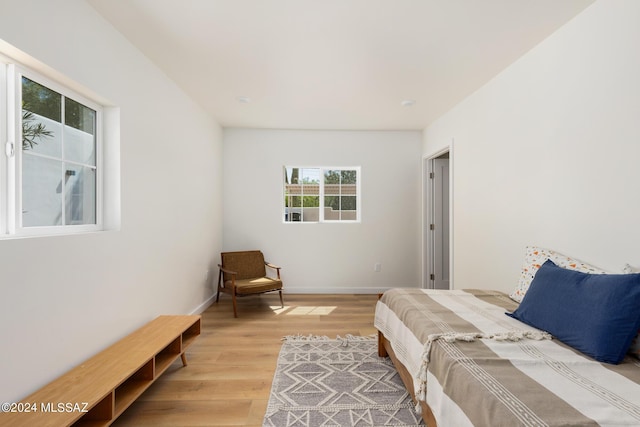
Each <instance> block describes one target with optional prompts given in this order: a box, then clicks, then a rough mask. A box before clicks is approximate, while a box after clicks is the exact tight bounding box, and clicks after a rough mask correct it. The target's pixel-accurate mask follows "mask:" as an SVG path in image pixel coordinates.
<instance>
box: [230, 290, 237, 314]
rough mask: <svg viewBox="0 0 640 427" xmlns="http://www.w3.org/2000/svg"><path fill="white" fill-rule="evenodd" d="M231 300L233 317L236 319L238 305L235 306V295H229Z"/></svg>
mask: <svg viewBox="0 0 640 427" xmlns="http://www.w3.org/2000/svg"><path fill="white" fill-rule="evenodd" d="M231 299H232V300H233V317H238V305H237V304H236V293H235V292H234V293H232V294H231Z"/></svg>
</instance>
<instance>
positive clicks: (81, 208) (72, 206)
mask: <svg viewBox="0 0 640 427" xmlns="http://www.w3.org/2000/svg"><path fill="white" fill-rule="evenodd" d="M64 182H65V222H66V225H79V224H95V223H96V197H95V195H96V172H95V170H94V169H93V168H89V167H86V166H76V165H70V164H68V163H67V164H65V174H64Z"/></svg>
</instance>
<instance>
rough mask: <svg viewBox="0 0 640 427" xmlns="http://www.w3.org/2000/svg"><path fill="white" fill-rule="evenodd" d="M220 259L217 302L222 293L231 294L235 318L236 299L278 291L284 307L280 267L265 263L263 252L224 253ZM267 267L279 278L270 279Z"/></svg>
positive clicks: (236, 311) (236, 312) (236, 314)
mask: <svg viewBox="0 0 640 427" xmlns="http://www.w3.org/2000/svg"><path fill="white" fill-rule="evenodd" d="M220 258H221V259H222V264H218V267H219V268H220V272H219V274H218V293H217V295H216V302H218V300H219V299H220V292H225V293H228V294H231V298H232V300H233V315H234V317H238V307H237V304H236V297H244V296H248V295H256V294H262V293H265V292H273V291H278V292H279V293H280V304H281V305H282V307H284V300H283V299H282V280H281V279H280V267H278V266H276V265H273V264H270V263H268V262H265V260H264V255H263V254H262V252H261V251H240V252H222V253H221V254H220ZM266 267H269V268H272V269H274V270H275V271H276V275H277V278H273V277H268V276H267V271H266Z"/></svg>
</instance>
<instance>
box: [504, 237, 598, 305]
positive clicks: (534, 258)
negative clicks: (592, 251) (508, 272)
mask: <svg viewBox="0 0 640 427" xmlns="http://www.w3.org/2000/svg"><path fill="white" fill-rule="evenodd" d="M548 259H550V260H551V261H553V262H554V263H555V264H556V265H557V266H558V267H562V268H566V269H568V270H576V271H580V272H582V273H591V274H593V273H596V274H604V273H607V272H606V271H604V270H602V269H600V268H598V267H594V266H592V265H589V264H587V263H584V262H582V261H578V260H577V259H574V258H571V257H568V256H566V255H562V254H561V253H559V252H556V251H552V250H551V249H545V248H540V247H537V246H527V247H526V248H525V254H524V264H523V265H522V271H521V272H520V279H519V280H518V285H517V286H516V288H515V289H514V290H513V291H512V292H511V293H510V294H509V297H511V299H512V300H514V301H515V302H522V298H524V296H525V294H526V293H527V290H528V289H529V285H531V281H532V280H533V277H534V276H535V275H536V273H537V272H538V269H539V268H540V266H541V265H542V264H544V263H545V261H546V260H548Z"/></svg>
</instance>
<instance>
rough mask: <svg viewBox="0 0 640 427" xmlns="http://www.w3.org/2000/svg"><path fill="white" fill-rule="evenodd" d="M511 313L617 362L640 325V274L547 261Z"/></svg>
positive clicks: (603, 359)
mask: <svg viewBox="0 0 640 427" xmlns="http://www.w3.org/2000/svg"><path fill="white" fill-rule="evenodd" d="M507 315H508V316H511V317H513V318H515V319H518V320H520V321H521V322H524V323H526V324H528V325H531V326H533V327H535V328H538V329H542V330H543V331H547V332H549V333H550V334H551V335H553V336H554V337H556V338H557V339H559V340H560V341H562V342H564V343H565V344H568V345H570V346H571V347H573V348H575V349H576V350H579V351H581V352H583V353H584V354H586V355H588V356H591V357H593V358H594V359H596V360H599V361H601V362H606V363H613V364H618V363H620V362H621V361H622V359H623V358H624V355H625V353H626V352H627V349H628V348H629V346H630V345H631V341H632V340H633V338H634V337H635V336H636V334H637V333H638V327H639V326H640V274H586V273H581V272H578V271H573V270H567V269H564V268H561V267H558V266H557V265H555V264H554V263H553V261H551V260H548V261H546V262H545V263H544V264H543V265H542V266H541V267H540V269H539V270H538V272H537V273H536V275H535V277H534V279H533V281H532V282H531V286H530V287H529V290H528V291H527V293H526V294H525V296H524V299H523V300H522V303H520V306H519V307H518V308H517V309H516V310H515V311H514V312H513V313H507Z"/></svg>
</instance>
